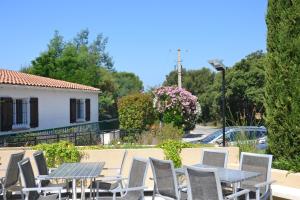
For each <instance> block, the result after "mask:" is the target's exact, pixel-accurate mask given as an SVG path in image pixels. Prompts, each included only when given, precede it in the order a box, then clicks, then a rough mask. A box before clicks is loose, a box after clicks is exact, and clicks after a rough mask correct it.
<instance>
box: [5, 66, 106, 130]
mask: <svg viewBox="0 0 300 200" xmlns="http://www.w3.org/2000/svg"><path fill="white" fill-rule="evenodd" d="M99 92H100V91H99V89H97V88H93V87H90V86H85V85H81V84H76V83H70V82H66V81H61V80H56V79H51V78H45V77H41V76H35V75H30V74H26V73H21V72H16V71H11V70H3V69H0V135H6V134H10V133H17V132H23V131H26V132H27V131H35V130H44V129H50V128H59V127H65V126H72V125H76V124H84V123H91V122H97V121H98V110H99V109H98V94H99Z"/></svg>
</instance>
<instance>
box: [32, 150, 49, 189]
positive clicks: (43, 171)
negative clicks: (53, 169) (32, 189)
mask: <svg viewBox="0 0 300 200" xmlns="http://www.w3.org/2000/svg"><path fill="white" fill-rule="evenodd" d="M33 157H34V160H35V164H36V166H37V168H38V171H39V175H49V171H48V167H47V162H46V159H45V156H44V153H43V151H36V152H34V153H33ZM49 183H50V180H42V181H41V186H42V187H46V186H47V185H49Z"/></svg>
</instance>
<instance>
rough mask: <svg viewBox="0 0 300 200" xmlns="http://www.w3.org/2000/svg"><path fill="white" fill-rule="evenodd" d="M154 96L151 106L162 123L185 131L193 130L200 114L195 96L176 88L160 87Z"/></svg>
mask: <svg viewBox="0 0 300 200" xmlns="http://www.w3.org/2000/svg"><path fill="white" fill-rule="evenodd" d="M154 95H155V98H154V103H153V104H154V107H155V108H156V110H157V112H158V113H159V114H160V119H161V120H162V121H163V122H165V123H173V124H174V125H175V126H177V127H180V128H184V129H185V130H190V129H193V128H194V126H195V124H196V122H197V120H198V117H199V115H200V113H201V108H200V105H199V103H198V102H197V97H196V96H194V95H192V94H191V93H190V92H188V91H186V90H185V89H182V88H178V87H160V88H157V89H156V90H154Z"/></svg>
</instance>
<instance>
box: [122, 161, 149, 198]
mask: <svg viewBox="0 0 300 200" xmlns="http://www.w3.org/2000/svg"><path fill="white" fill-rule="evenodd" d="M147 170H148V160H147V159H143V158H136V157H135V158H133V160H132V164H131V169H130V174H129V179H128V188H133V187H141V186H144V185H145V179H146V175H147ZM143 197H144V190H140V191H129V192H127V193H126V195H125V199H143Z"/></svg>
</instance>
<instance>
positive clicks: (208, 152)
mask: <svg viewBox="0 0 300 200" xmlns="http://www.w3.org/2000/svg"><path fill="white" fill-rule="evenodd" d="M227 159H228V151H227V150H215V149H203V150H202V160H201V163H202V164H204V165H210V166H213V167H223V168H226V167H227Z"/></svg>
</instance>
